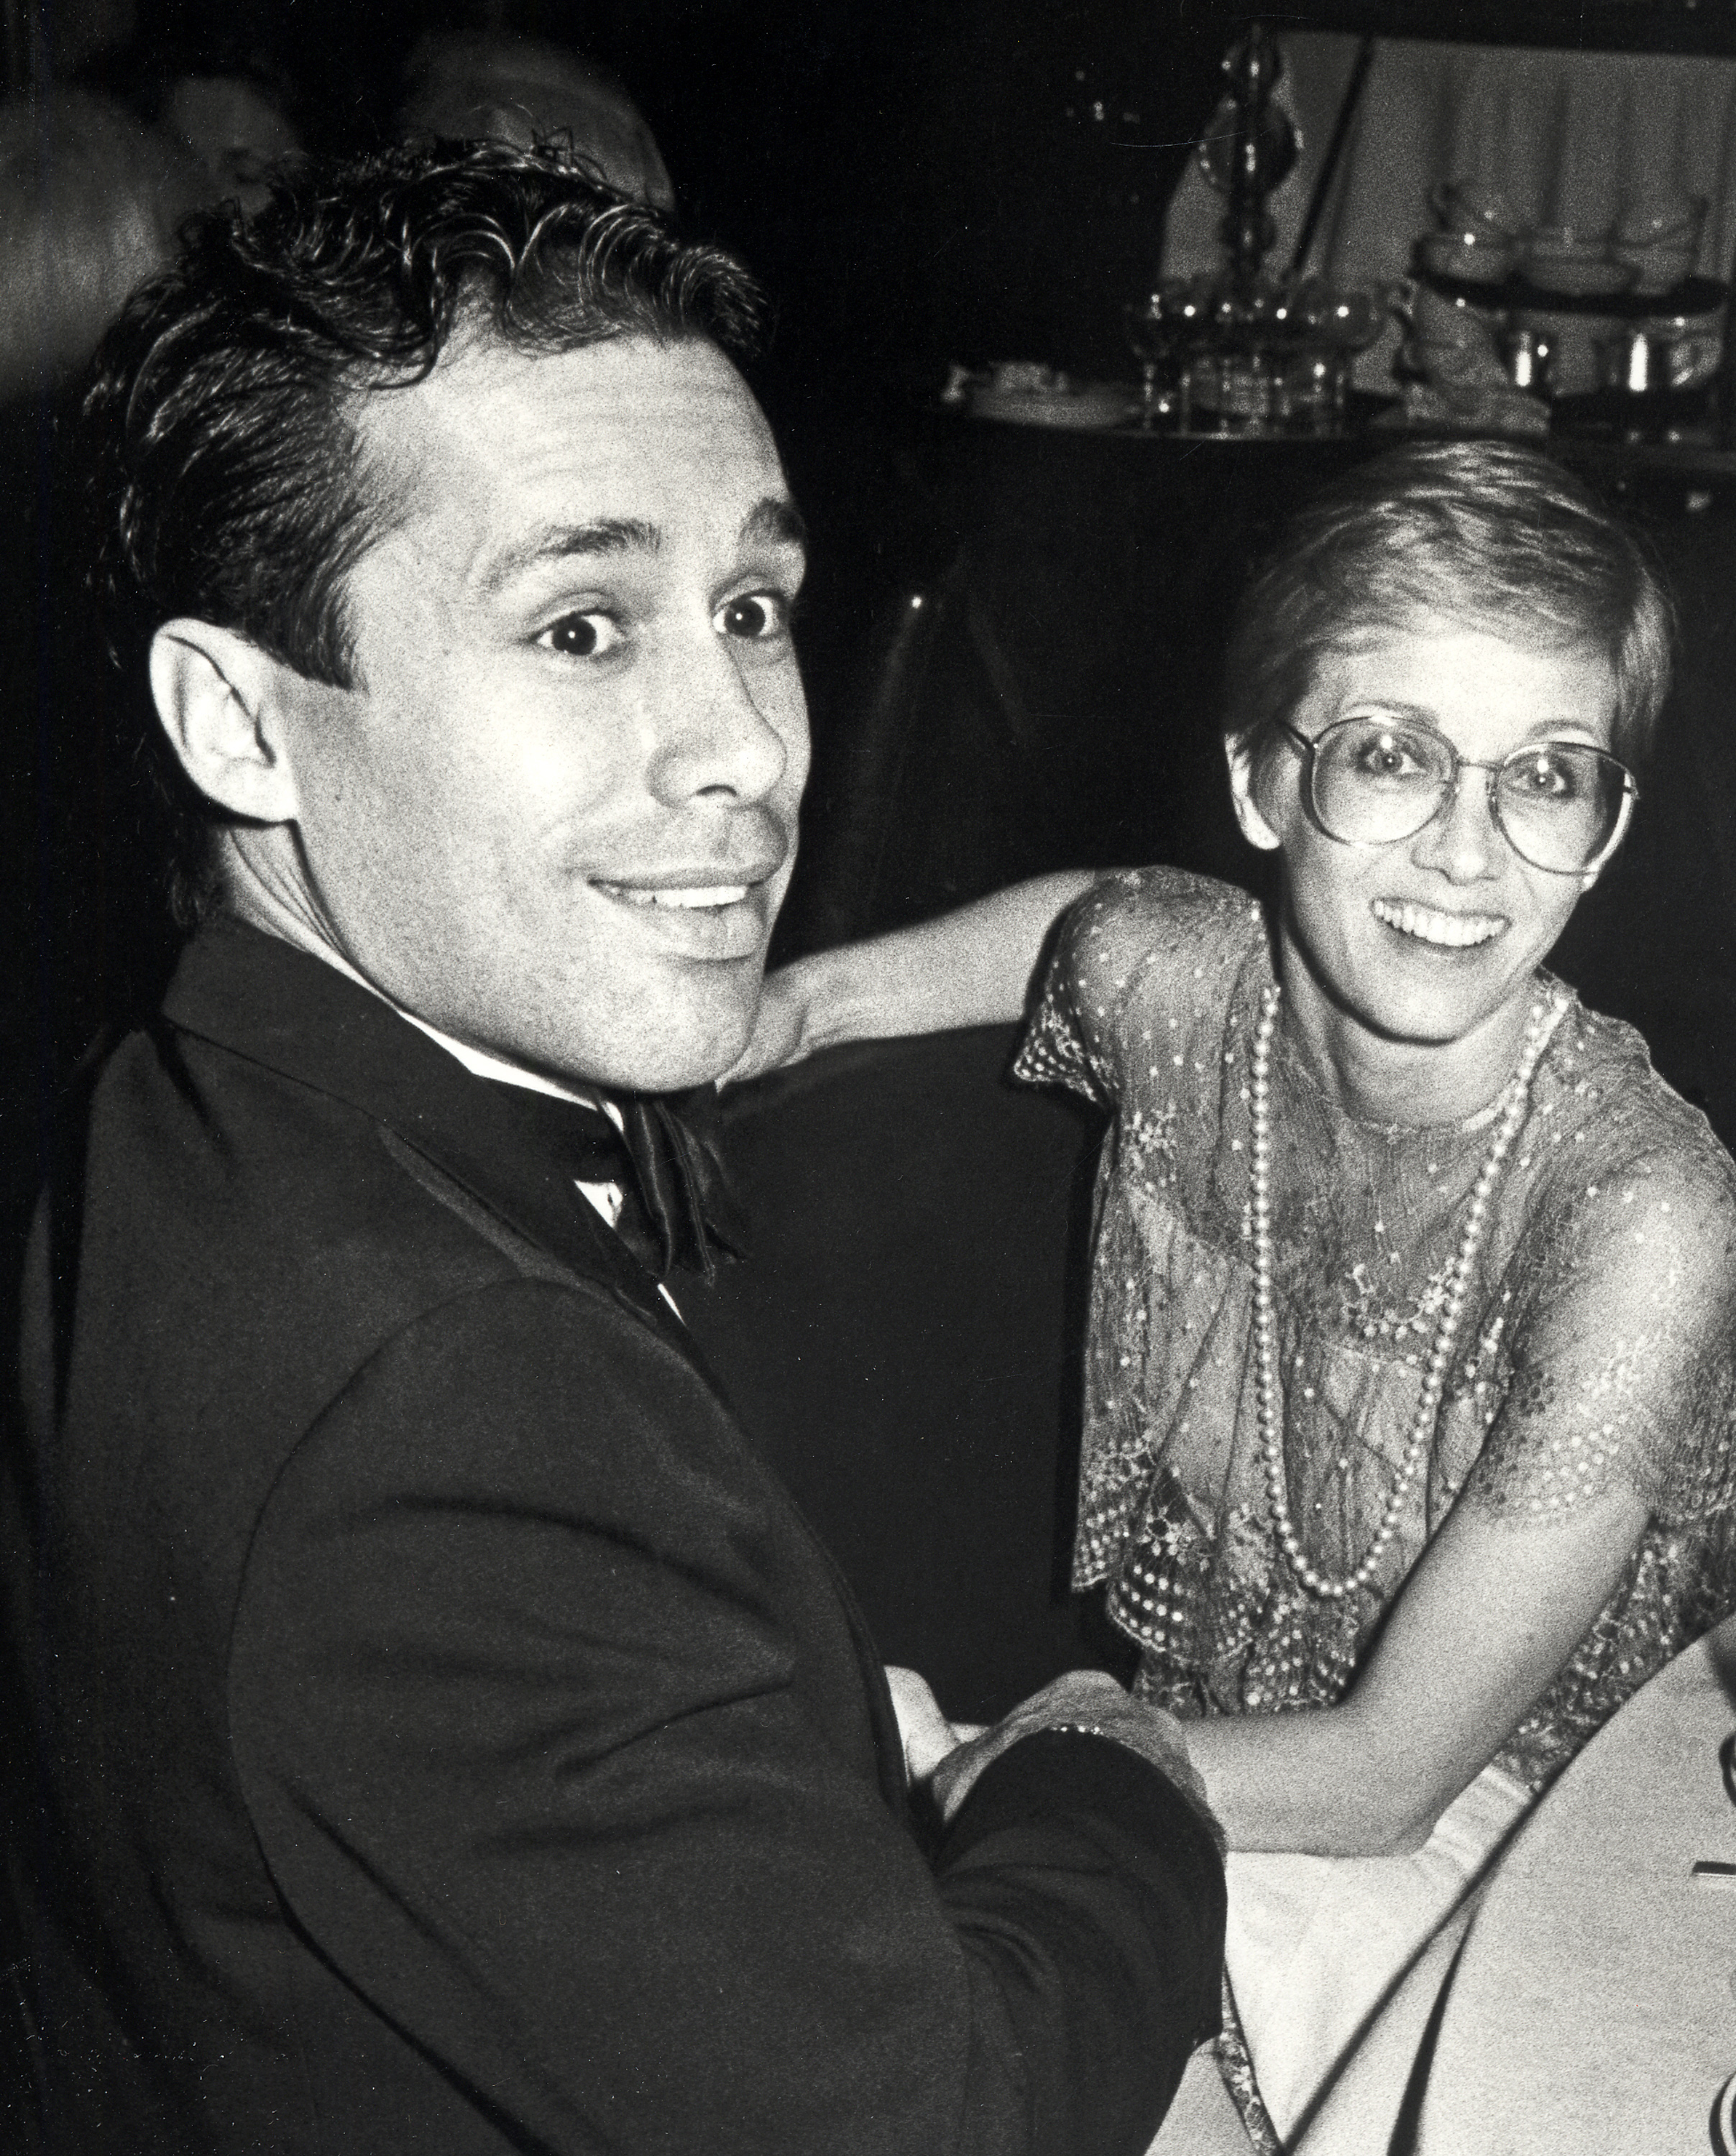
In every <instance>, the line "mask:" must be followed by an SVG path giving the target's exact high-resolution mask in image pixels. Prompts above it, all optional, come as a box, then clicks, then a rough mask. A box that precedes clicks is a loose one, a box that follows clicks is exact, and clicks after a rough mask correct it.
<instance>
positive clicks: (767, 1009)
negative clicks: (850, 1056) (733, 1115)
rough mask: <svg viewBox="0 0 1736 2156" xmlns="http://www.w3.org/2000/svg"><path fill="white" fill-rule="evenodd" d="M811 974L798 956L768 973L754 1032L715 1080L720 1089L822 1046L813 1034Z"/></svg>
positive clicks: (799, 1058) (773, 1068) (794, 1061)
mask: <svg viewBox="0 0 1736 2156" xmlns="http://www.w3.org/2000/svg"><path fill="white" fill-rule="evenodd" d="M813 974H814V968H813V967H812V965H811V963H810V962H807V961H804V960H803V959H800V958H799V959H797V960H796V962H795V963H794V965H790V966H784V967H783V968H780V969H779V970H778V972H777V973H768V974H767V976H766V982H765V987H764V988H763V990H762V991H761V993H760V998H759V1009H758V1014H756V1016H755V1018H754V1021H753V1031H752V1034H750V1035H749V1036H748V1040H747V1046H746V1047H745V1048H744V1049H743V1050H742V1052H741V1054H740V1055H738V1056H737V1059H736V1060H735V1061H734V1062H733V1063H732V1065H730V1067H729V1069H728V1070H726V1071H725V1072H724V1074H723V1075H722V1077H721V1078H720V1079H719V1080H718V1081H717V1084H718V1086H719V1087H720V1089H721V1088H722V1087H723V1086H738V1085H740V1084H741V1082H742V1080H743V1079H745V1078H758V1077H762V1076H763V1075H764V1074H765V1073H766V1072H767V1071H768V1070H783V1067H784V1065H786V1064H789V1063H799V1062H800V1061H801V1060H802V1059H803V1058H804V1056H807V1055H812V1054H813V1053H814V1050H815V1048H816V1047H819V1046H820V1045H822V1044H821V1043H820V1042H819V1041H817V1040H816V1039H814V1038H813V1037H812V1027H813V1019H814V998H813Z"/></svg>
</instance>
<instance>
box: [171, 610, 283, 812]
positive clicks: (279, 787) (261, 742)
mask: <svg viewBox="0 0 1736 2156" xmlns="http://www.w3.org/2000/svg"><path fill="white" fill-rule="evenodd" d="M284 671H285V670H284V668H283V667H282V666H281V665H280V663H279V662H278V661H277V660H275V659H273V658H272V657H271V656H270V654H269V653H267V652H264V651H261V650H260V649H259V646H258V644H254V643H253V642H252V641H251V640H250V639H249V638H247V637H244V636H242V635H240V634H238V633H237V632H236V631H235V630H234V629H218V628H217V627H216V626H215V625H214V624H213V623H211V622H208V621H194V620H192V619H177V620H174V621H166V622H165V623H164V624H162V628H161V629H158V630H157V634H156V635H155V636H153V637H152V639H151V694H152V697H153V698H154V699H155V700H156V704H157V717H158V718H159V719H160V720H161V721H162V726H163V731H165V732H166V733H167V736H168V737H169V740H170V741H171V742H172V744H173V746H174V750H175V753H176V755H177V756H178V757H180V759H181V763H182V768H183V769H184V770H185V772H186V773H187V777H188V778H190V779H191V780H192V781H193V784H194V785H195V786H197V787H198V789H199V791H200V793H203V794H207V795H208V796H209V798H211V799H212V800H213V801H215V802H217V803H218V804H219V805H220V806H221V807H223V808H228V809H231V810H233V811H234V814H236V815H238V816H244V817H246V818H247V819H249V821H250V822H253V823H257V824H287V823H289V822H290V821H291V820H292V819H294V817H295V814H296V810H297V802H296V796H295V773H293V772H292V771H291V770H290V762H289V757H288V756H287V755H286V754H285V745H284V740H283V731H282V728H281V726H280V724H279V708H280V697H279V695H278V693H277V692H278V690H279V687H280V680H281V677H282V675H283V673H284Z"/></svg>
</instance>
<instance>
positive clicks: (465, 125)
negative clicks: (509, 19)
mask: <svg viewBox="0 0 1736 2156" xmlns="http://www.w3.org/2000/svg"><path fill="white" fill-rule="evenodd" d="M394 131H395V132H396V133H397V134H398V136H400V137H401V138H402V139H403V140H404V141H423V140H427V139H431V138H433V137H435V136H451V137H453V138H454V139H455V140H459V141H478V140H481V139H483V138H488V139H491V140H493V141H502V142H511V143H513V144H515V145H516V146H517V147H518V148H519V149H521V150H527V149H529V148H530V146H531V145H532V142H534V141H537V139H538V138H539V137H542V136H556V137H561V136H570V137H571V138H572V145H573V149H574V151H577V153H578V155H579V156H580V157H584V158H586V159H588V161H589V162H590V163H592V164H593V165H594V166H595V167H596V168H597V170H598V172H599V173H600V174H601V175H602V177H603V178H604V179H605V180H607V181H608V182H609V185H610V186H611V187H619V189H620V190H621V192H622V193H623V194H626V195H631V196H633V197H634V198H635V199H636V200H638V201H639V202H645V203H650V204H651V206H652V208H655V209H660V210H671V209H673V208H675V188H674V187H673V186H672V185H671V184H670V177H669V172H668V168H667V167H665V164H664V162H663V157H662V154H661V152H660V151H659V149H658V147H657V144H656V141H655V139H654V137H653V136H652V134H651V131H650V128H649V127H648V126H646V125H645V121H644V120H643V119H642V118H641V117H640V115H639V110H638V108H637V107H636V106H635V105H634V102H633V100H632V99H631V98H629V96H628V95H627V93H626V91H625V90H624V89H623V88H622V87H621V85H620V84H619V82H618V81H617V80H615V78H614V76H613V75H612V74H610V73H609V72H608V70H606V69H603V68H600V67H598V66H596V65H594V64H593V63H592V62H590V61H589V60H587V59H582V58H581V57H580V56H579V55H578V54H577V53H574V52H572V51H569V50H568V49H566V48H565V47H563V46H560V45H555V44H547V43H545V42H544V41H543V40H542V39H541V38H519V37H511V36H508V35H506V34H504V33H496V32H487V31H479V32H470V31H443V32H430V33H429V34H428V35H427V36H426V37H424V38H421V39H420V40H419V42H418V44H416V46H415V47H414V49H413V51H412V52H411V54H410V57H409V59H408V63H407V64H406V66H405V69H404V86H403V99H402V101H401V103H400V104H399V106H398V115H397V121H396V126H395V130H394Z"/></svg>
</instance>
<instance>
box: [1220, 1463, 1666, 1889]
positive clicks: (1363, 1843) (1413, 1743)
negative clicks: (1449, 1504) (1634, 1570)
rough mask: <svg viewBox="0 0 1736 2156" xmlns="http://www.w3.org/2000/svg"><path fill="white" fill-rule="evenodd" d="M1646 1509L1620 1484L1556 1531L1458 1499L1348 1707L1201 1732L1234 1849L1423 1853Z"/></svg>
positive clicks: (1566, 1651)
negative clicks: (1437, 1825)
mask: <svg viewBox="0 0 1736 2156" xmlns="http://www.w3.org/2000/svg"><path fill="white" fill-rule="evenodd" d="M1646 1514H1647V1508H1646V1504H1645V1501H1643V1500H1642V1499H1641V1497H1640V1496H1637V1495H1636V1493H1635V1492H1634V1491H1631V1490H1630V1489H1628V1488H1626V1486H1621V1485H1615V1486H1611V1487H1610V1489H1608V1490H1606V1491H1605V1492H1604V1494H1603V1495H1602V1496H1601V1497H1600V1498H1598V1499H1597V1500H1595V1501H1593V1502H1590V1503H1589V1504H1587V1505H1585V1506H1584V1507H1582V1508H1580V1509H1578V1510H1576V1511H1575V1512H1574V1513H1573V1514H1572V1515H1571V1516H1569V1517H1568V1518H1566V1519H1564V1520H1560V1521H1559V1522H1554V1523H1553V1524H1551V1525H1549V1526H1547V1527H1524V1526H1521V1525H1519V1524H1518V1523H1517V1522H1514V1521H1513V1519H1512V1518H1510V1517H1508V1516H1507V1515H1506V1514H1504V1513H1500V1512H1492V1511H1491V1510H1489V1509H1488V1508H1487V1507H1484V1506H1482V1505H1481V1504H1478V1503H1477V1502H1476V1501H1466V1502H1463V1503H1461V1505H1460V1506H1459V1507H1457V1508H1456V1510H1455V1511H1454V1512H1453V1513H1452V1514H1451V1517H1449V1518H1448V1520H1447V1521H1446V1525H1445V1526H1444V1527H1442V1528H1441V1532H1440V1533H1439V1534H1438V1535H1437V1536H1436V1537H1435V1540H1434V1541H1433V1542H1432V1543H1430V1546H1429V1548H1428V1549H1427V1550H1425V1552H1424V1553H1423V1555H1422V1557H1421V1558H1420V1560H1419V1562H1418V1563H1417V1566H1416V1568H1415V1571H1414V1572H1413V1573H1412V1574H1411V1576H1410V1579H1409V1580H1408V1581H1407V1582H1406V1584H1405V1589H1404V1592H1403V1593H1402V1594H1401V1595H1400V1598H1399V1600H1398V1603H1397V1604H1396V1606H1395V1607H1394V1610H1393V1613H1392V1616H1391V1618H1390V1620H1389V1622H1388V1625H1387V1627H1386V1630H1385V1632H1384V1635H1383V1636H1382V1638H1381V1640H1380V1644H1379V1647H1378V1648H1377V1649H1376V1650H1375V1653H1374V1657H1373V1659H1372V1660H1371V1661H1370V1663H1369V1667H1368V1669H1367V1670H1366V1671H1364V1674H1363V1676H1362V1677H1361V1679H1360V1680H1359V1681H1358V1684H1357V1686H1356V1688H1355V1690H1354V1691H1353V1693H1352V1694H1351V1696H1350V1697H1349V1698H1348V1699H1347V1700H1346V1701H1345V1702H1343V1705H1342V1706H1339V1707H1324V1708H1318V1709H1316V1710H1314V1711H1312V1712H1299V1713H1296V1714H1279V1715H1273V1714H1259V1715H1255V1714H1246V1715H1237V1716H1230V1717H1222V1718H1220V1719H1214V1720H1211V1721H1208V1722H1192V1723H1190V1724H1189V1730H1188V1750H1189V1755H1190V1756H1191V1758H1192V1759H1193V1762H1194V1765H1195V1766H1196V1767H1197V1768H1199V1773H1200V1774H1201V1776H1202V1777H1203V1779H1204V1783H1205V1787H1206V1793H1207V1794H1208V1796H1209V1797H1210V1800H1211V1806H1212V1809H1213V1810H1214V1811H1215V1813H1216V1815H1217V1816H1218V1818H1219V1820H1220V1821H1221V1822H1222V1824H1223V1827H1224V1830H1225V1834H1226V1835H1227V1836H1228V1837H1229V1841H1230V1847H1231V1848H1232V1849H1250V1850H1252V1849H1293V1850H1303V1851H1311V1852H1312V1853H1313V1854H1315V1855H1317V1856H1384V1855H1389V1854H1394V1853H1397V1852H1399V1851H1404V1850H1407V1849H1414V1848H1416V1847H1418V1846H1419V1845H1420V1844H1421V1843H1422V1842H1423V1841H1424V1840H1426V1838H1427V1836H1428V1834H1429V1832H1430V1829H1431V1828H1432V1827H1433V1825H1434V1824H1435V1821H1436V1819H1438V1818H1439V1816H1440V1815H1441V1813H1442V1812H1443V1811H1444V1810H1445V1809H1446V1806H1447V1805H1448V1804H1451V1801H1452V1799H1454V1798H1455V1797H1456V1795H1457V1794H1458V1793H1459V1791H1460V1790H1461V1789H1463V1788H1464V1787H1465V1785H1466V1784H1467V1783H1468V1782H1470V1781H1471V1779H1473V1778H1474V1777H1475V1776H1476V1775H1477V1774H1479V1773H1480V1772H1481V1771H1482V1768H1484V1767H1485V1766H1487V1763H1488V1762H1489V1760H1490V1759H1491V1758H1492V1757H1493V1755H1494V1753H1496V1752H1497V1750H1498V1749H1499V1748H1500V1746H1501V1745H1502V1743H1503V1742H1504V1740H1505V1739H1506V1738H1507V1737H1508V1736H1509V1735H1511V1733H1512V1732H1513V1729H1514V1728H1515V1727H1517V1726H1518V1723H1519V1722H1521V1721H1522V1720H1523V1718H1524V1717H1525V1715H1526V1713H1527V1712H1528V1710H1529V1709H1530V1707H1532V1706H1533V1703H1534V1702H1536V1700H1537V1698H1538V1696H1539V1694H1540V1693H1541V1692H1542V1691H1543V1690H1544V1689H1545V1687H1546V1686H1548V1685H1549V1681H1550V1680H1551V1679H1552V1678H1553V1677H1554V1676H1555V1675H1556V1673H1557V1672H1558V1671H1559V1670H1560V1669H1561V1667H1562V1666H1563V1665H1564V1663H1565V1662H1566V1661H1568V1659H1569V1656H1570V1655H1572V1653H1573V1651H1574V1648H1575V1647H1577V1646H1578V1645H1579V1642H1580V1640H1582V1639H1583V1638H1584V1635H1585V1634H1586V1632H1587V1631H1588V1630H1590V1626H1591V1624H1592V1621H1593V1620H1594V1619H1595V1617H1596V1615H1597V1614H1598V1612H1599V1611H1600V1609H1602V1608H1603V1606H1604V1604H1605V1603H1606V1602H1607V1601H1608V1600H1609V1599H1610V1595H1611V1594H1613V1593H1614V1592H1615V1587H1616V1584H1617V1583H1618V1582H1619V1580H1620V1577H1621V1573H1622V1568H1624V1566H1625V1565H1626V1563H1627V1561H1628V1558H1629V1557H1630V1556H1631V1554H1632V1552H1633V1548H1634V1545H1635V1544H1636V1542H1637V1541H1638V1540H1639V1537H1640V1535H1641V1532H1642V1531H1643V1530H1644V1527H1645V1525H1646Z"/></svg>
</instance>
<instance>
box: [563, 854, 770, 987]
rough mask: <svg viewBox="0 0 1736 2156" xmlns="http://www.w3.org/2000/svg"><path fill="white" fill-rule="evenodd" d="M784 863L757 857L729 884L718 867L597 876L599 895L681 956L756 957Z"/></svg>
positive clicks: (767, 927)
mask: <svg viewBox="0 0 1736 2156" xmlns="http://www.w3.org/2000/svg"><path fill="white" fill-rule="evenodd" d="M782 866H783V864H782V862H781V861H774V862H768V861H765V860H759V861H755V862H752V863H750V864H747V865H745V866H744V867H742V868H738V869H736V870H734V872H733V877H732V880H730V881H728V882H725V881H724V880H723V879H722V872H721V871H720V870H718V869H716V868H710V869H706V868H701V867H696V866H693V867H688V866H684V867H680V868H675V869H672V870H665V871H664V872H662V873H656V874H651V875H636V876H630V877H623V878H620V879H619V880H617V879H614V878H612V877H603V876H593V877H592V878H590V885H591V888H592V890H593V891H595V892H596V893H597V894H598V896H599V897H602V898H605V899H607V900H608V901H609V903H610V904H611V905H614V906H619V907H620V908H621V909H622V911H623V912H624V913H627V914H630V915H631V916H632V918H633V921H634V924H635V926H636V927H637V928H638V930H639V932H640V934H641V935H648V936H650V937H652V938H653V939H654V940H655V944H656V945H657V947H659V948H660V949H662V950H664V951H666V952H670V954H672V955H673V956H675V957H679V958H696V959H702V960H706V961H710V962H718V961H726V962H727V961H729V960H732V959H742V958H758V957H762V956H763V952H764V949H765V940H766V937H767V936H768V933H769V932H770V930H771V925H772V915H773V904H772V890H773V879H774V878H775V877H776V875H777V874H778V870H779V869H780V868H781V867H782Z"/></svg>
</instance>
